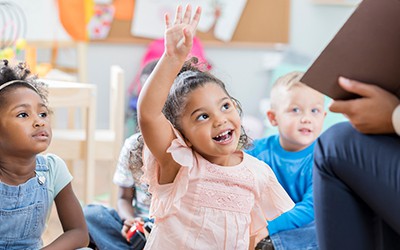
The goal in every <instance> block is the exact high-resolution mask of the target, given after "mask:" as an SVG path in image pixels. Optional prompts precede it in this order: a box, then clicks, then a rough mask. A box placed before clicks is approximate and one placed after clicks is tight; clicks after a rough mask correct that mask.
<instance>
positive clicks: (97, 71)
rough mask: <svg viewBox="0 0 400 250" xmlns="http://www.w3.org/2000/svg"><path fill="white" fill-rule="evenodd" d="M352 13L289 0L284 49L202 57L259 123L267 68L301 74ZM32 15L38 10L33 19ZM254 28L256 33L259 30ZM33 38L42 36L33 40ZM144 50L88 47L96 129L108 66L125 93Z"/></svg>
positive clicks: (228, 50) (102, 115)
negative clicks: (115, 68)
mask: <svg viewBox="0 0 400 250" xmlns="http://www.w3.org/2000/svg"><path fill="white" fill-rule="evenodd" d="M16 1H26V0H16ZM41 1H42V2H43V1H46V0H41ZM354 9H355V7H354V6H342V5H317V4H314V3H312V0H292V1H291V15H290V17H291V20H290V26H291V27H290V34H289V40H290V42H289V44H288V46H287V47H279V49H278V50H277V49H276V48H272V47H268V46H248V45H247V46H230V45H229V44H228V45H226V46H224V47H221V46H215V45H208V44H204V46H205V52H206V56H207V58H208V60H209V61H210V62H211V63H212V64H213V67H214V73H215V74H216V75H217V76H218V77H220V78H221V79H222V80H223V81H224V82H225V83H227V85H228V88H229V90H230V91H231V94H232V95H233V96H234V97H236V98H237V99H239V100H240V101H241V103H242V105H243V109H244V113H245V114H246V115H252V116H255V117H257V118H259V119H264V113H265V112H264V110H262V111H260V107H259V106H260V104H259V102H260V100H261V99H262V98H264V97H267V96H268V94H269V89H270V86H271V84H272V82H271V81H272V80H273V77H276V76H274V70H273V67H274V66H275V63H272V64H271V63H270V62H271V61H276V60H277V59H278V61H279V59H284V61H287V62H295V65H299V66H301V67H303V68H304V67H305V66H308V65H309V64H310V63H311V62H312V59H314V58H315V57H317V56H318V54H319V53H320V52H321V51H322V49H323V48H324V47H325V46H326V44H327V43H328V42H329V41H330V39H331V38H332V37H333V36H334V34H335V33H336V32H337V30H338V29H339V28H340V27H341V26H342V25H343V23H344V22H345V20H347V18H348V17H349V16H350V15H351V13H352V12H353V11H354ZM38 11H39V9H37V11H36V13H37V12H38ZM38 25H41V24H38ZM29 26H35V24H34V23H29ZM253 28H257V27H253ZM259 28H260V29H261V28H262V25H260V27H259ZM39 32H40V31H39ZM57 34H63V32H57ZM47 35H48V34H47ZM35 37H43V36H41V35H38V34H35ZM28 39H29V37H28ZM145 48H146V45H144V44H122V43H121V44H114V43H113V44H109V43H90V44H89V47H88V53H87V61H88V67H87V68H88V72H87V75H88V82H90V83H94V84H96V85H97V86H98V100H99V101H98V104H97V108H98V112H97V121H98V126H99V127H105V126H106V124H107V119H108V81H109V77H110V76H109V67H110V65H112V64H119V65H120V66H121V67H122V68H123V69H124V70H125V73H126V76H125V81H126V88H128V86H129V84H130V83H131V81H132V80H133V78H134V76H135V74H136V72H137V71H138V69H139V64H140V59H141V57H142V55H143V53H144V51H145ZM288 51H289V52H290V53H288ZM277 55H278V57H277ZM299 58H300V59H299ZM65 60H70V59H65Z"/></svg>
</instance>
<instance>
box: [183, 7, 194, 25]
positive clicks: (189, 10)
mask: <svg viewBox="0 0 400 250" xmlns="http://www.w3.org/2000/svg"><path fill="white" fill-rule="evenodd" d="M191 17H192V6H191V5H190V4H188V5H186V9H185V14H184V16H183V21H182V22H183V23H184V24H189V23H190V18H191Z"/></svg>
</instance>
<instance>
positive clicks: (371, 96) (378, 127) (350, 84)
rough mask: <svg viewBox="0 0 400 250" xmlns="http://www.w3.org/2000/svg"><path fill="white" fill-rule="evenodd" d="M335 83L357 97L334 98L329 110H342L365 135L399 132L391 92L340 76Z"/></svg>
mask: <svg viewBox="0 0 400 250" xmlns="http://www.w3.org/2000/svg"><path fill="white" fill-rule="evenodd" d="M339 85H340V86H341V87H342V88H343V89H344V90H346V91H348V92H351V93H355V94H358V95H359V96H361V97H360V98H357V99H352V100H346V101H342V100H335V101H333V102H332V104H331V105H330V107H329V109H330V110H331V111H332V112H336V113H343V114H344V115H345V116H346V117H347V118H348V119H349V121H350V123H351V124H352V125H353V127H354V128H355V129H357V130H358V131H360V132H361V133H365V134H388V133H394V132H396V133H397V134H399V135H400V110H399V105H400V100H399V99H398V98H397V97H396V96H395V95H393V94H392V93H390V92H388V91H386V90H384V89H382V88H380V87H378V86H376V85H372V84H366V83H362V82H358V81H354V80H349V79H346V78H344V77H340V78H339Z"/></svg>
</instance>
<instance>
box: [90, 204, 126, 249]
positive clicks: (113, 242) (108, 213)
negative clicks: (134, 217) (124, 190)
mask: <svg viewBox="0 0 400 250" xmlns="http://www.w3.org/2000/svg"><path fill="white" fill-rule="evenodd" d="M83 213H84V215H85V219H86V223H87V226H88V229H89V234H90V237H91V241H94V242H95V243H96V245H97V247H98V248H99V249H101V250H114V249H115V250H121V249H133V248H132V246H131V244H130V243H129V242H127V241H126V239H125V238H124V237H122V235H121V229H122V220H121V218H120V217H119V215H118V213H117V211H116V210H115V209H112V208H106V207H104V206H101V205H88V206H86V207H84V209H83Z"/></svg>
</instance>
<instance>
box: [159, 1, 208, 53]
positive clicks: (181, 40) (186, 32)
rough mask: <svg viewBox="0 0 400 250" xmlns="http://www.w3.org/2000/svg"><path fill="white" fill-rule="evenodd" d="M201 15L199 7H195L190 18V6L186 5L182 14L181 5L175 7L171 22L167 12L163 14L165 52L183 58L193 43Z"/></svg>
mask: <svg viewBox="0 0 400 250" xmlns="http://www.w3.org/2000/svg"><path fill="white" fill-rule="evenodd" d="M200 16H201V8H200V7H197V8H196V13H195V14H194V16H193V18H192V7H191V6H190V5H187V6H186V9H185V13H184V14H183V16H182V6H181V5H179V6H178V7H177V9H176V14H175V20H174V22H173V23H171V19H170V16H169V14H166V15H165V28H166V30H165V53H166V55H167V56H175V57H178V58H179V59H180V60H185V59H186V57H187V55H188V54H189V53H190V50H191V49H192V45H193V37H194V34H195V33H196V28H197V25H198V23H199V20H200Z"/></svg>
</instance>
